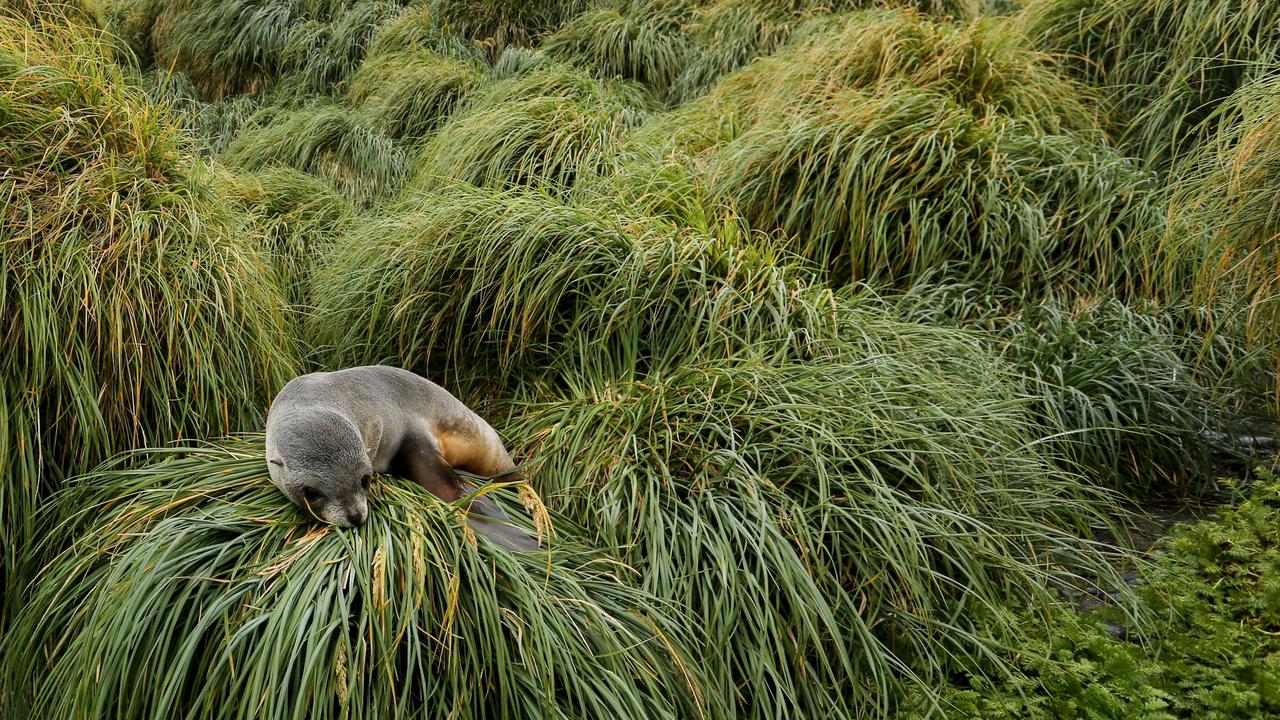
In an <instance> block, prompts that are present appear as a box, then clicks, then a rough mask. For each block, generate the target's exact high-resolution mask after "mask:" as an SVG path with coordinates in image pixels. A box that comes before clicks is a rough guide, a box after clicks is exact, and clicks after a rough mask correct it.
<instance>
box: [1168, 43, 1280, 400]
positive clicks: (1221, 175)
mask: <svg viewBox="0 0 1280 720" xmlns="http://www.w3.org/2000/svg"><path fill="white" fill-rule="evenodd" d="M1273 69H1274V68H1273ZM1277 112H1280V76H1277V75H1275V74H1272V75H1269V76H1266V77H1264V78H1261V79H1259V80H1257V81H1255V82H1253V83H1251V84H1249V85H1247V86H1245V87H1244V88H1242V89H1241V90H1240V91H1238V92H1237V93H1236V94H1235V95H1234V96H1233V97H1232V98H1231V99H1230V100H1229V101H1228V102H1227V103H1225V104H1224V105H1223V106H1222V107H1221V108H1220V111H1219V113H1218V114H1217V116H1215V118H1214V121H1215V123H1216V125H1217V127H1218V128H1219V132H1218V134H1217V135H1216V136H1215V137H1214V138H1213V141H1212V142H1210V143H1206V145H1205V146H1204V148H1203V149H1202V150H1201V151H1200V152H1199V153H1198V154H1197V156H1195V157H1194V158H1193V162H1191V163H1188V165H1187V167H1186V168H1185V169H1184V172H1183V173H1182V175H1181V177H1180V178H1179V184H1178V188H1177V190H1176V192H1175V198H1174V203H1173V207H1174V212H1173V215H1174V217H1173V220H1172V222H1171V223H1170V225H1169V230H1168V236H1167V238H1166V246H1167V248H1168V250H1167V252H1168V253H1169V254H1170V255H1171V256H1173V257H1179V258H1189V259H1191V260H1192V262H1190V263H1183V264H1181V265H1180V266H1178V267H1175V268H1174V270H1175V271H1178V270H1180V271H1182V272H1184V273H1186V274H1187V277H1185V278H1178V277H1177V276H1176V275H1175V277H1174V279H1173V280H1172V281H1171V283H1173V282H1178V283H1179V284H1180V285H1181V286H1183V287H1190V289H1191V293H1192V295H1193V297H1194V299H1195V300H1196V301H1197V302H1199V303H1201V304H1202V305H1204V306H1206V307H1212V308H1220V309H1221V310H1220V311H1219V312H1216V313H1212V314H1210V315H1209V316H1207V317H1205V318H1203V320H1204V324H1205V330H1206V331H1207V333H1208V334H1210V335H1220V334H1229V335H1235V336H1238V337H1240V338H1241V339H1242V340H1243V341H1244V343H1245V344H1247V345H1249V346H1252V347H1255V348H1260V349H1263V352H1262V353H1260V355H1261V357H1257V358H1255V359H1253V360H1252V361H1249V362H1246V363H1245V365H1246V366H1249V367H1247V370H1246V372H1248V373H1249V374H1250V375H1253V376H1254V377H1255V378H1260V379H1262V384H1264V385H1269V386H1270V387H1269V389H1270V390H1272V391H1273V392H1274V391H1275V390H1276V376H1277V374H1278V373H1280V350H1277V349H1276V348H1277V347H1280V250H1278V249H1277V248H1278V247H1280V244H1278V240H1280V204H1278V203H1277V199H1276V196H1275V193H1274V191H1273V189H1274V188H1275V187H1276V183H1277V181H1280V122H1278V121H1277ZM1267 349H1269V352H1268V351H1267ZM1276 397H1277V401H1278V402H1280V395H1278V396H1276Z"/></svg>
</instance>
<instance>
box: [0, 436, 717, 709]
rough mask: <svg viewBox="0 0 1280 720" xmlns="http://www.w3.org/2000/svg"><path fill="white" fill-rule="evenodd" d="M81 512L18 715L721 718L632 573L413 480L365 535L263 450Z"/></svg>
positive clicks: (43, 597) (168, 474)
mask: <svg viewBox="0 0 1280 720" xmlns="http://www.w3.org/2000/svg"><path fill="white" fill-rule="evenodd" d="M61 502H62V503H63V506H62V510H63V511H65V512H64V513H61V514H64V515H68V516H69V517H70V519H69V521H68V523H67V531H68V532H74V534H75V539H74V540H73V541H72V542H71V543H70V546H69V549H67V550H66V551H64V552H63V553H61V554H60V555H58V557H57V558H56V559H55V560H54V561H53V562H51V563H50V564H49V565H48V566H47V567H46V568H45V569H44V570H43V572H42V573H41V576H40V580H39V582H38V584H37V585H36V586H35V587H34V590H33V593H34V598H35V602H33V603H32V604H31V605H30V606H29V608H28V610H27V612H26V614H25V615H24V616H23V618H22V620H21V622H19V623H17V624H16V626H15V627H16V629H17V631H16V632H14V633H12V634H10V635H9V636H8V637H6V638H5V640H4V645H3V647H4V648H5V650H6V652H5V658H6V659H5V661H4V662H3V664H2V667H3V673H4V680H5V683H6V691H5V693H4V696H5V697H6V698H7V699H8V701H9V702H11V703H14V704H16V703H17V701H18V699H19V698H24V699H29V700H30V702H31V703H32V707H38V708H41V709H42V710H41V711H42V712H50V713H54V714H57V715H59V716H62V717H99V716H111V717H122V718H133V717H139V718H142V717H171V716H175V715H183V716H188V717H198V718H215V717H217V718H221V717H227V716H228V713H230V715H233V716H237V717H240V716H243V717H258V718H292V717H302V716H306V717H369V716H372V715H377V716H378V717H387V718H420V717H423V716H427V715H433V714H436V713H439V712H447V713H448V714H450V715H454V716H457V717H463V718H487V717H544V716H546V717H596V716H600V715H603V714H616V715H618V716H619V717H654V718H677V717H680V718H685V717H699V716H706V715H707V714H708V713H709V711H712V710H715V708H708V707H707V706H705V700H704V696H703V694H702V692H703V688H702V686H701V682H702V678H701V671H700V669H699V664H698V662H697V656H695V655H694V654H693V649H694V646H693V644H692V639H691V637H690V635H689V631H688V629H687V628H686V627H685V626H684V625H683V624H682V621H681V618H680V616H679V615H678V614H677V612H676V609H675V608H672V607H670V606H668V605H667V604H665V603H663V602H661V601H659V600H657V599H655V598H654V597H653V596H651V595H650V594H648V593H645V592H643V591H640V590H636V589H633V588H631V587H629V586H628V585H627V584H626V582H624V579H625V578H626V576H627V575H628V574H629V572H630V571H629V570H628V569H627V568H626V567H624V566H622V565H620V564H618V563H617V562H616V561H612V560H610V559H608V558H606V557H603V556H601V555H599V554H598V553H585V552H583V551H581V550H578V549H575V548H576V546H575V545H574V544H572V543H570V542H569V541H567V540H558V541H557V542H556V543H555V546H554V547H553V548H552V549H551V550H549V551H548V552H539V553H520V554H514V553H509V552H506V551H504V550H501V549H496V548H495V546H493V545H491V544H490V543H489V542H488V541H487V540H484V539H480V538H479V537H478V536H475V535H468V534H467V533H466V532H465V530H464V528H465V523H464V522H462V520H461V511H460V510H459V508H458V507H457V506H452V505H448V504H445V503H443V502H441V501H439V500H438V499H436V498H435V497H434V496H433V495H430V494H429V493H427V492H426V491H424V490H422V489H421V488H419V487H417V486H416V485H412V484H410V483H407V482H404V481H400V480H397V479H392V478H382V479H380V481H379V482H378V483H377V487H376V488H375V490H374V492H373V493H372V495H371V498H370V509H371V512H370V519H369V522H368V523H367V524H366V525H365V526H363V527H361V528H360V529H359V530H354V531H350V530H347V531H344V530H339V529H337V528H334V527H331V526H318V525H316V524H315V523H314V521H311V520H310V519H309V518H306V517H305V516H304V515H303V514H302V513H301V512H300V511H298V510H297V508H296V507H294V506H293V505H291V504H289V503H288V501H287V500H286V499H285V498H284V497H283V496H282V495H280V493H279V491H278V490H276V489H275V488H274V487H273V486H272V485H271V484H270V482H269V479H268V477H267V472H266V464H265V462H264V451H263V448H262V438H261V436H256V437H251V438H247V439H244V440H236V441H227V442H223V443H220V444H215V445H212V446H201V447H177V448H170V449H166V450H151V451H143V452H139V453H135V454H133V455H130V456H125V457H123V458H121V459H120V460H119V461H117V462H115V463H113V464H111V465H110V466H107V467H104V468H101V469H99V470H97V471H95V472H94V473H91V474H89V475H86V476H84V477H82V478H80V479H78V480H77V481H76V482H75V483H73V484H72V485H71V486H70V488H69V489H68V491H67V492H66V493H65V494H64V495H63V497H62V499H61ZM563 535H565V533H562V536H563ZM86 598H90V600H89V601H88V602H86V600H85V599H86ZM113 658H114V659H115V660H120V659H123V658H129V661H128V662H118V661H115V660H110V659H113ZM711 699H714V698H711ZM716 714H717V715H718V716H724V713H723V711H721V712H718V713H716Z"/></svg>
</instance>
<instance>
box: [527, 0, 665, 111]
mask: <svg viewBox="0 0 1280 720" xmlns="http://www.w3.org/2000/svg"><path fill="white" fill-rule="evenodd" d="M654 5H656V6H657V7H650V6H654ZM687 15H688V8H686V7H682V6H681V5H679V4H677V3H670V4H665V3H648V2H638V3H631V4H626V3H624V4H622V6H621V7H597V8H592V9H590V10H588V11H586V12H584V13H582V14H581V15H578V16H577V17H575V18H573V19H572V20H570V21H569V22H567V23H565V25H564V27H562V28H560V30H559V31H557V32H556V33H555V34H554V35H552V36H550V37H549V38H547V40H546V42H544V43H543V44H542V50H543V51H544V52H546V53H547V54H548V55H550V56H552V57H554V58H557V59H560V60H563V61H565V62H570V63H573V64H575V65H579V66H582V67H585V68H588V69H590V70H592V71H593V72H595V73H596V74H597V75H599V76H601V77H604V78H622V79H625V80H634V81H635V82H638V83H641V84H643V85H646V86H648V87H650V88H652V89H654V90H656V91H659V92H664V91H665V90H666V89H667V88H669V87H671V85H672V84H673V83H674V82H675V81H676V78H677V77H678V76H679V75H680V73H681V72H683V71H684V69H685V68H686V67H687V66H688V64H689V61H690V48H689V43H688V40H687V39H686V38H685V36H684V33H683V30H682V27H681V25H682V21H683V20H684V19H685V18H686V17H687Z"/></svg>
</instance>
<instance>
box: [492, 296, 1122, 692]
mask: <svg viewBox="0 0 1280 720" xmlns="http://www.w3.org/2000/svg"><path fill="white" fill-rule="evenodd" d="M858 319H859V320H861V321H862V322H861V324H860V326H859V327H860V328H861V330H862V332H863V335H862V336H860V337H857V338H856V339H854V340H853V341H852V342H850V343H848V344H835V345H834V346H832V347H829V348H828V351H829V354H828V355H826V356H823V357H820V358H818V359H817V360H814V361H810V362H808V363H790V364H775V363H773V362H770V361H769V360H764V359H730V360H717V361H703V362H690V363H686V364H684V365H682V366H679V367H675V368H671V369H666V370H661V371H658V372H654V373H649V374H643V375H636V376H629V375H627V374H626V372H625V371H623V372H621V373H615V375H613V376H610V375H608V373H609V371H610V370H614V369H616V368H626V367H627V364H626V362H625V361H620V360H617V359H615V358H600V357H598V356H592V355H589V354H587V353H583V357H582V359H581V360H580V365H579V372H578V373H576V374H573V375H572V376H571V377H572V380H570V381H568V382H566V383H565V386H566V387H565V389H564V390H562V391H559V392H558V393H557V392H556V391H555V390H554V389H552V388H546V387H538V388H537V391H532V392H529V393H528V394H527V395H524V396H521V399H520V400H518V401H517V403H516V408H517V411H516V414H515V416H514V417H513V419H512V420H511V421H510V423H509V424H508V425H506V426H505V427H504V430H505V434H506V435H507V436H508V437H510V438H513V440H514V442H516V443H517V444H518V445H519V446H521V447H522V448H523V450H522V453H523V454H527V456H528V457H529V458H530V461H529V462H530V464H531V465H533V466H535V467H537V468H538V471H537V473H538V475H537V476H538V478H539V484H540V488H541V491H542V493H543V496H544V497H545V498H546V499H547V501H548V502H549V503H550V504H551V505H552V506H554V507H556V508H559V509H560V510H561V511H562V512H563V513H565V514H566V515H567V516H568V517H570V518H571V519H573V520H575V521H576V522H578V523H580V524H581V525H583V527H584V528H586V529H587V531H588V532H592V533H595V536H596V541H597V542H599V543H601V544H603V545H606V546H611V547H618V548H620V550H619V552H621V553H622V556H623V557H624V558H627V559H628V560H629V562H631V563H633V564H635V566H636V567H637V570H638V571H639V572H640V574H641V582H642V583H643V584H644V587H646V588H649V589H650V590H651V591H653V592H655V593H657V594H660V595H661V596H663V597H666V598H669V599H671V600H672V601H674V602H675V603H676V604H678V605H680V606H683V607H688V608H689V609H690V612H692V613H693V615H694V622H695V623H696V625H697V626H698V627H700V628H701V629H702V632H703V633H704V634H705V637H706V638H707V640H706V642H707V644H708V646H709V647H721V648H727V649H728V651H727V653H726V657H724V659H723V665H720V666H708V667H709V668H710V669H711V670H714V671H715V672H716V673H717V675H716V678H715V679H714V680H713V682H712V686H713V687H716V688H719V689H721V690H722V691H723V690H727V689H728V688H733V689H734V690H733V696H734V699H735V700H736V701H737V703H738V707H739V708H740V710H739V716H745V717H786V716H793V717H831V716H851V717H856V716H860V715H863V714H876V713H883V712H886V711H888V710H889V709H891V708H892V707H893V706H894V704H895V702H896V698H898V697H900V696H901V693H902V692H903V691H904V689H905V688H914V689H917V690H921V691H923V692H926V693H927V692H929V687H931V685H932V684H933V683H935V682H936V681H937V679H938V678H940V677H945V676H946V675H947V673H949V672H951V671H953V670H954V669H956V668H957V667H961V666H971V665H973V664H975V663H976V664H979V665H980V664H982V663H983V662H984V661H983V658H984V656H985V655H986V654H987V653H988V652H991V651H992V650H993V649H994V648H998V647H1001V646H1003V645H1004V644H1005V643H1008V642H1011V641H1012V640H1013V636H1011V635H1009V634H1008V630H1009V628H1008V627H1005V626H1002V625H1000V624H999V623H990V624H985V623H982V622H975V621H974V617H973V616H971V615H969V614H968V613H967V612H965V611H964V610H962V608H967V607H981V606H986V605H992V604H996V605H998V604H1003V603H1013V604H1016V605H1027V604H1031V605H1039V604H1040V603H1044V602H1047V601H1048V597H1049V596H1048V595H1047V594H1046V593H1047V590H1046V588H1048V587H1053V586H1055V585H1058V584H1060V583H1062V582H1063V581H1065V580H1067V578H1068V577H1069V576H1070V575H1071V574H1072V573H1086V574H1092V573H1101V574H1102V575H1101V577H1102V578H1103V580H1102V582H1104V583H1106V584H1112V583H1115V582H1116V580H1115V578H1114V576H1113V575H1111V574H1110V571H1109V570H1108V569H1107V567H1106V565H1105V563H1104V562H1102V560H1101V554H1100V553H1098V552H1097V551H1096V550H1095V549H1094V548H1092V547H1090V546H1089V545H1088V544H1087V543H1085V542H1083V541H1080V540H1078V539H1077V538H1076V537H1075V536H1074V535H1073V534H1072V532H1069V531H1064V530H1062V529H1061V528H1064V527H1081V526H1082V525H1084V524H1088V523H1091V522H1097V521H1098V519H1099V516H1097V515H1095V514H1094V513H1095V512H1097V510H1098V509H1099V508H1100V507H1102V506H1104V505H1106V503H1107V501H1106V500H1105V499H1104V498H1103V497H1102V496H1101V495H1097V494H1095V493H1094V492H1093V491H1091V490H1089V489H1087V486H1086V485H1085V484H1083V483H1081V482H1079V481H1078V480H1076V479H1074V478H1072V477H1071V476H1068V475H1064V474H1062V473H1061V472H1060V471H1058V470H1057V469H1055V468H1054V467H1053V466H1052V465H1051V464H1049V463H1047V462H1045V461H1044V459H1043V458H1042V457H1040V456H1039V455H1038V454H1037V453H1036V452H1035V451H1034V450H1033V449H1032V448H1033V446H1034V438H1035V435H1034V432H1035V427H1034V425H1033V423H1031V422H1030V418H1029V416H1028V415H1027V414H1026V409H1027V408H1026V406H1025V404H1024V403H1023V402H1022V401H1021V400H1020V399H1019V398H1018V397H1017V393H1016V390H1014V389H1013V386H1011V385H1009V384H1008V379H1007V378H1003V377H1001V375H1002V372H1003V371H1002V369H1001V365H1000V364H999V363H998V362H996V361H995V359H994V358H993V357H992V356H990V355H986V354H984V353H983V352H975V351H974V350H973V348H972V346H971V345H970V344H969V342H970V339H969V338H967V337H966V336H964V335H963V334H954V335H951V334H948V333H946V332H942V331H937V330H932V329H927V328H922V327H912V326H909V325H905V324H895V323H893V322H891V321H886V320H885V318H884V317H883V316H880V317H877V316H876V315H875V314H873V313H866V314H865V315H862V316H860V317H859V318H858ZM926 348H927V349H926ZM944 352H945V353H948V354H947V355H943V353H944ZM943 357H945V358H948V360H941V361H940V360H939V358H943ZM610 360H613V361H614V364H610ZM635 498H645V500H646V501H645V502H642V503H637V502H635V500H634V499H635ZM688 577H697V578H700V581H699V582H696V583H692V582H685V581H683V580H682V579H683V578H688ZM760 598H769V601H768V602H760ZM779 637H786V638H788V641H787V642H785V643H779V642H778V641H777V639H778V638H779ZM989 670H990V671H993V672H998V670H995V669H994V668H989ZM778 688H786V690H785V691H784V692H777V689H778Z"/></svg>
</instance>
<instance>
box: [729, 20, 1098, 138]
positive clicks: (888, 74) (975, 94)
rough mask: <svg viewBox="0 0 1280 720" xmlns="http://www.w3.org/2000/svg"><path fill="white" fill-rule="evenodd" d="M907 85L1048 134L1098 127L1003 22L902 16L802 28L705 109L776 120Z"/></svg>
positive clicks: (1065, 84) (1076, 91)
mask: <svg viewBox="0 0 1280 720" xmlns="http://www.w3.org/2000/svg"><path fill="white" fill-rule="evenodd" d="M904 85H906V86H910V87H915V88H921V89H928V90H933V91H937V92H941V93H944V94H946V95H947V96H949V97H951V98H952V99H953V100H954V101H955V102H956V103H958V104H960V105H962V106H963V107H965V108H966V109H967V110H969V111H971V112H972V113H973V114H974V115H975V116H979V117H985V116H989V115H1007V116H1011V117H1017V118H1019V119H1020V120H1022V121H1023V122H1024V123H1027V124H1031V125H1034V126H1036V127H1038V128H1041V129H1043V130H1045V131H1052V132H1060V131H1063V130H1074V131H1090V130H1095V129H1096V128H1097V127H1098V122H1097V117H1096V111H1094V110H1093V109H1092V108H1091V104H1092V103H1091V101H1092V100H1093V99H1092V98H1091V97H1090V96H1089V94H1088V91H1087V90H1085V89H1084V88H1083V87H1082V86H1081V85H1080V84H1079V83H1077V82H1074V81H1072V80H1070V79H1068V78H1066V77H1063V76H1062V74H1061V73H1060V72H1059V71H1058V68H1057V67H1056V65H1055V64H1054V62H1053V59H1052V58H1051V57H1050V56H1048V55H1047V54H1045V53H1043V52H1039V51H1037V50H1035V49H1034V48H1033V47H1031V45H1030V43H1029V42H1028V40H1027V39H1026V37H1025V36H1023V35H1022V34H1021V33H1019V32H1018V30H1017V28H1015V27H1011V26H1010V24H1009V23H1006V22H1000V21H994V20H986V19H982V20H976V21H974V22H971V23H966V24H964V25H955V24H951V23H944V22H937V21H934V20H931V19H929V18H927V17H922V16H920V15H919V14H916V13H912V12H909V11H904V10H874V11H866V12H856V13H849V14H847V15H843V16H838V17H835V18H824V19H818V20H814V21H811V22H808V23H806V24H804V25H803V26H801V27H800V28H799V29H798V30H797V32H796V34H795V36H794V37H793V39H792V41H791V42H790V43H789V44H788V45H787V46H786V47H785V48H783V49H781V50H779V51H778V52H776V53H774V54H772V55H770V56H769V57H767V58H763V59H761V60H760V61H758V62H756V63H753V64H752V65H751V66H750V67H749V68H746V69H744V70H743V71H742V72H740V73H737V74H735V75H733V76H731V77H728V78H726V79H725V80H724V82H722V83H720V84H718V85H717V87H716V88H715V91H714V93H713V96H712V97H711V98H709V100H708V103H707V104H711V105H714V104H717V103H718V104H725V103H733V104H735V105H736V106H738V107H740V108H742V109H743V110H744V111H746V112H755V113H773V112H777V111H779V110H785V109H786V108H788V107H793V106H795V105H796V104H804V103H806V102H817V101H821V100H824V99H826V98H829V97H830V96H831V95H833V94H835V93H839V92H842V91H845V90H849V89H859V90H864V91H868V92H872V91H874V92H877V93H884V92H891V91H893V90H895V89H898V88H900V87H902V86H904ZM744 101H745V102H744Z"/></svg>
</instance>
